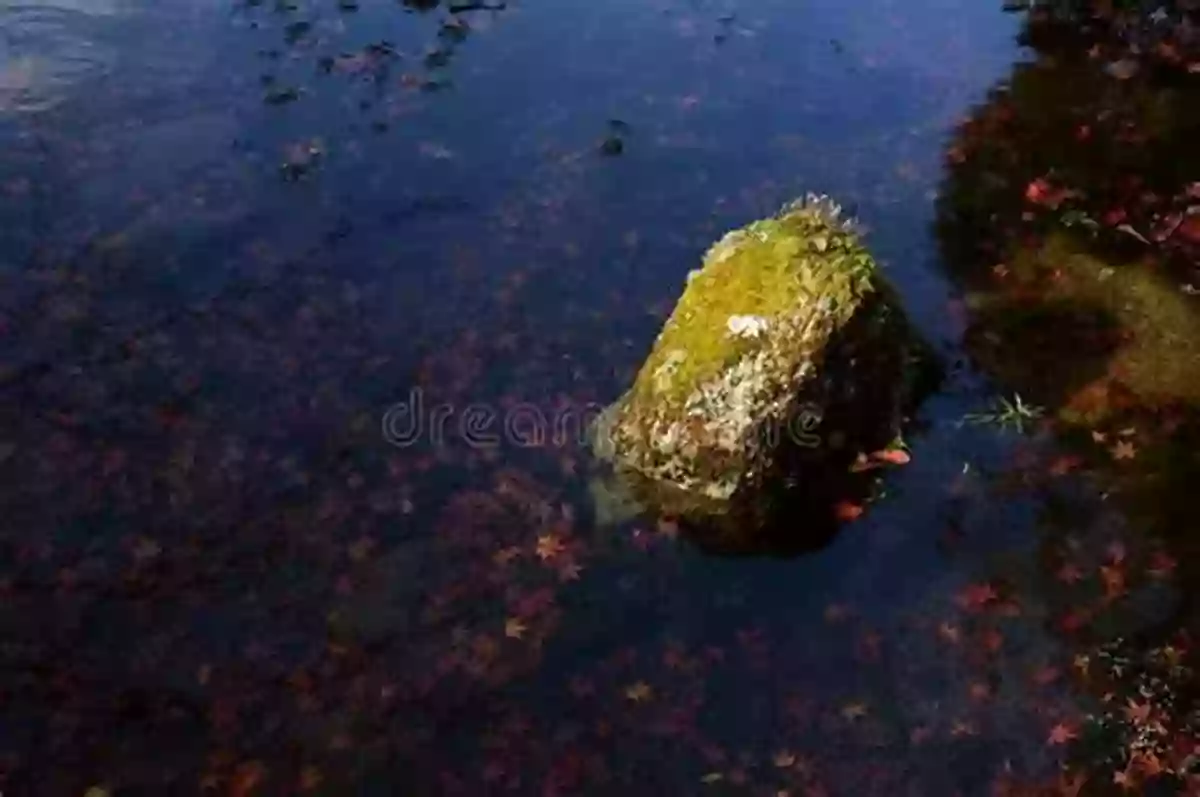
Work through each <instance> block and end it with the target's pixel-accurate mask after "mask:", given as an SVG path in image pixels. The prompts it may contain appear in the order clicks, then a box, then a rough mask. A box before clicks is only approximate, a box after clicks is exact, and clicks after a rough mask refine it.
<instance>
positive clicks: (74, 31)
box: [0, 0, 125, 113]
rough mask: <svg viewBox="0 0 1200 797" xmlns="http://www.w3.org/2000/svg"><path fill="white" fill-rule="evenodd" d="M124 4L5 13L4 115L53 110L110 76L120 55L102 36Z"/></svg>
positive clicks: (1, 33)
mask: <svg viewBox="0 0 1200 797" xmlns="http://www.w3.org/2000/svg"><path fill="white" fill-rule="evenodd" d="M124 5H125V3H123V2H120V0H103V1H102V2H85V0H78V2H62V1H61V0H54V2H29V3H10V4H6V5H5V6H4V8H3V9H0V113H4V112H14V113H30V112H35V111H45V110H49V109H50V108H53V107H54V106H55V105H57V104H59V103H60V102H63V101H65V100H66V99H67V98H68V97H69V96H70V93H71V92H73V91H79V90H80V89H82V88H83V87H84V86H85V85H86V84H88V83H95V82H97V81H99V80H100V79H101V78H103V77H105V76H106V75H107V74H108V73H109V71H110V69H111V67H112V64H113V60H114V58H115V52H114V47H113V44H112V43H107V44H106V43H104V42H103V41H102V40H100V39H99V37H98V36H97V34H98V33H100V32H101V31H103V30H104V26H105V24H106V23H108V22H110V21H111V20H110V19H109V18H111V17H114V16H116V15H118V14H121V13H123V10H122V6H124Z"/></svg>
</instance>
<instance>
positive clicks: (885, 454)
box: [871, 448, 912, 465]
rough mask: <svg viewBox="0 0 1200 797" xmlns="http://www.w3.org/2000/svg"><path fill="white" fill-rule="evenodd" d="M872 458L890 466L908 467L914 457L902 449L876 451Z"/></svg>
mask: <svg viewBox="0 0 1200 797" xmlns="http://www.w3.org/2000/svg"><path fill="white" fill-rule="evenodd" d="M871 458H872V459H876V460H879V461H880V462H886V463H888V464H890V465H907V464H908V463H909V462H911V461H912V457H910V456H909V455H908V452H907V451H905V450H904V449H902V448H889V449H884V450H883V451H876V452H875V453H874V454H872V455H871Z"/></svg>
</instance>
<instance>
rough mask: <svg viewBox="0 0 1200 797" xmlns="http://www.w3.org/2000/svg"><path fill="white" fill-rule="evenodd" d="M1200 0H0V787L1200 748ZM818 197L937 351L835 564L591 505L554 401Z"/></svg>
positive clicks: (806, 789) (157, 785) (787, 777)
mask: <svg viewBox="0 0 1200 797" xmlns="http://www.w3.org/2000/svg"><path fill="white" fill-rule="evenodd" d="M1076 10H1078V8H1077V9H1076ZM1191 13H1192V12H1188V11H1180V10H1177V9H1174V8H1173V7H1172V8H1170V9H1165V10H1162V11H1161V12H1160V13H1159V14H1156V15H1152V16H1147V15H1146V14H1145V13H1143V14H1131V15H1129V16H1128V17H1125V16H1113V15H1112V14H1111V13H1110V14H1108V15H1107V16H1105V15H1097V16H1096V17H1095V18H1092V17H1089V16H1087V15H1086V14H1085V15H1083V16H1079V15H1075V16H1072V15H1071V14H1067V13H1064V14H1063V15H1062V16H1054V15H1049V16H1045V17H1043V16H1041V15H1039V14H1034V13H1006V12H1005V10H1004V9H1003V8H1002V7H1001V4H1000V3H999V2H995V3H988V2H983V3H972V4H966V3H950V2H945V0H925V1H924V2H917V3H912V2H908V3H898V2H891V1H890V0H858V2H854V3H832V2H818V3H805V4H796V3H784V2H776V0H767V1H766V2H760V3H754V4H748V3H742V2H738V1H737V0H725V1H723V2H708V1H707V0H705V1H701V0H694V1H692V2H686V1H685V0H652V1H651V2H641V3H631V2H626V1H625V0H613V2H608V3H577V2H566V3H558V4H549V3H543V2H538V0H529V1H528V2H526V3H521V4H505V3H501V2H495V1H494V0H489V2H478V3H468V2H458V3H456V4H450V5H447V4H445V3H439V2H438V0H421V2H417V0H412V1H411V2H406V3H404V4H401V3H398V2H392V1H391V0H386V1H385V0H360V1H359V2H353V1H352V0H342V1H341V2H339V0H294V1H293V0H259V1H258V2H253V1H252V2H245V1H244V0H242V1H239V2H226V1H225V0H222V1H221V2H214V1H213V0H192V1H191V2H185V1H184V0H165V1H160V2H155V3H140V2H126V0H93V1H89V0H72V2H65V1H64V0H58V2H46V3H43V2H28V3H10V4H7V5H5V6H3V7H2V8H0V146H2V148H0V478H2V479H3V491H2V493H0V503H2V508H0V518H2V520H0V598H2V600H0V631H2V636H0V671H2V672H3V676H2V678H0V709H2V710H0V784H2V785H0V788H2V790H3V791H4V793H5V794H6V795H7V794H85V793H86V794H88V795H90V797H100V795H104V794H112V795H124V794H131V795H132V794H163V793H169V794H176V793H178V794H187V793H194V792H205V793H220V794H231V795H249V794H298V793H308V794H330V795H335V794H336V795H343V794H413V795H441V794H446V795H457V794H461V795H480V794H537V795H544V796H545V797H549V796H550V795H568V794H597V795H607V794H617V793H628V794H633V793H637V794H641V793H645V794H722V795H723V794H756V795H757V794H763V795H784V794H787V795H818V794H829V795H866V794H875V793H878V794H888V795H898V794H914V795H942V794H946V795H951V794H964V795H967V794H993V793H995V794H1000V793H1011V794H1017V793H1054V794H1058V793H1063V794H1067V793H1070V794H1077V793H1089V794H1090V793H1097V794H1106V793H1109V791H1110V790H1118V789H1121V788H1122V786H1123V784H1124V785H1125V786H1128V787H1129V788H1133V789H1140V790H1142V791H1143V792H1144V793H1156V792H1155V791H1154V790H1156V789H1158V790H1160V791H1161V793H1176V792H1177V791H1180V790H1182V789H1185V788H1192V789H1196V788H1198V786H1197V779H1196V778H1195V777H1193V776H1191V775H1190V774H1189V773H1190V772H1193V771H1194V770H1195V768H1196V766H1197V754H1200V749H1195V748H1194V747H1190V746H1189V745H1194V738H1195V737H1194V735H1193V734H1194V731H1195V729H1196V728H1197V727H1200V725H1198V724H1196V717H1195V714H1194V712H1193V707H1192V704H1191V703H1190V702H1189V695H1190V691H1189V690H1190V689H1191V688H1192V686H1193V684H1192V681H1191V680H1190V679H1191V677H1192V676H1191V667H1190V663H1191V656H1192V655H1193V654H1192V647H1191V637H1190V636H1189V633H1191V634H1194V633H1195V622H1196V614H1195V611H1194V608H1193V607H1194V604H1193V601H1192V595H1193V594H1194V593H1195V592H1196V588H1197V585H1198V584H1200V582H1198V581H1197V571H1196V561H1197V560H1196V542H1195V540H1196V535H1195V528H1194V527H1195V523H1194V520H1193V517H1192V514H1191V512H1190V510H1189V505H1190V502H1189V500H1188V499H1189V497H1190V494H1189V491H1190V490H1191V489H1192V488H1191V484H1192V483H1193V482H1194V480H1193V479H1192V477H1193V476H1196V475H1200V462H1198V461H1197V456H1196V451H1197V450H1198V449H1197V447H1196V445H1195V443H1196V442H1197V441H1198V440H1200V432H1198V431H1197V430H1198V429H1200V423H1198V421H1197V418H1198V417H1200V411H1198V410H1197V408H1198V407H1200V306H1198V305H1200V303H1198V301H1197V300H1196V294H1197V293H1200V276H1198V273H1200V272H1198V271H1197V267H1196V263H1197V259H1196V254H1197V244H1200V215H1198V213H1200V183H1198V182H1194V181H1195V180H1197V179H1200V161H1198V160H1197V154H1196V148H1195V144H1194V142H1195V141H1197V140H1200V138H1198V137H1197V136H1200V111H1198V110H1197V109H1200V102H1197V97H1198V94H1197V87H1196V84H1195V81H1196V79H1197V77H1198V76H1200V67H1198V66H1197V65H1198V64H1200V59H1197V57H1196V53H1197V47H1196V45H1197V40H1196V35H1195V25H1194V23H1195V20H1194V19H1193V18H1191V17H1189V14H1191ZM1081 20H1083V21H1081ZM808 191H814V192H820V193H826V194H829V195H830V196H832V197H834V198H835V199H836V200H837V201H838V202H840V203H842V205H843V206H845V207H847V208H849V209H852V210H853V212H854V213H855V215H856V216H857V217H858V218H859V219H860V220H861V222H862V223H863V225H864V226H865V227H866V228H867V230H868V238H867V240H868V243H869V245H870V247H871V249H872V251H873V252H874V253H875V254H876V255H877V256H878V257H879V259H880V260H881V262H882V263H883V264H884V265H885V268H886V272H887V273H888V274H889V276H890V277H891V279H892V281H893V282H894V283H895V285H896V286H897V288H898V289H899V290H900V293H901V294H902V296H903V298H904V300H905V302H906V306H907V308H908V311H909V313H910V315H911V316H912V318H913V320H914V322H915V323H916V324H917V325H918V326H919V327H920V329H921V330H922V332H923V333H924V334H925V335H926V336H927V337H928V338H929V339H930V340H931V341H932V342H933V343H934V344H935V345H936V347H937V348H938V351H939V353H940V355H941V356H942V358H943V360H944V363H945V365H946V369H947V376H946V378H945V380H944V382H943V383H942V385H941V387H940V389H939V391H938V392H937V393H936V394H935V395H933V396H931V397H930V398H928V399H927V400H926V401H925V403H924V404H923V405H922V406H921V409H920V413H919V417H918V418H917V419H916V423H915V425H914V427H913V428H912V429H911V430H910V432H909V433H908V435H907V438H906V442H907V444H908V447H909V450H910V453H911V462H909V463H907V464H905V465H903V466H897V467H893V468H889V469H888V470H887V472H886V474H885V475H884V482H883V483H884V488H885V489H884V493H883V495H882V496H880V497H879V498H878V500H876V501H874V502H873V503H871V505H870V506H868V507H866V508H865V509H866V511H865V512H862V513H861V516H858V517H856V518H854V519H853V520H852V521H848V522H846V523H845V525H844V527H843V528H842V529H841V530H840V532H839V533H838V535H837V536H836V537H835V538H834V539H833V540H832V541H829V542H828V544H826V545H824V546H822V547H820V549H819V550H816V551H813V552H810V553H807V554H805V555H802V556H771V555H769V552H768V553H767V554H764V553H763V552H761V551H758V552H755V555H744V556H738V555H729V554H728V552H725V554H724V555H714V554H713V553H712V552H711V551H706V550H704V549H703V547H702V546H698V545H696V544H694V543H693V542H691V541H689V540H688V539H686V538H685V535H681V534H679V533H678V530H677V528H676V527H675V526H674V525H673V524H672V523H671V522H669V521H664V520H661V519H657V518H653V517H636V518H632V519H620V520H616V521H611V522H608V521H605V520H604V517H605V514H606V512H605V511H604V507H603V506H601V505H600V503H602V502H603V499H604V496H603V495H602V494H601V493H600V492H598V490H597V489H596V486H595V483H594V479H593V476H594V473H593V468H592V466H591V465H590V463H589V458H588V455H587V451H586V448H585V446H584V445H583V444H582V441H581V440H580V439H579V435H574V434H572V435H566V436H565V437H564V438H562V439H560V438H558V437H556V436H554V435H548V436H547V437H546V438H545V439H533V438H532V437H531V436H530V435H531V433H530V426H529V425H528V424H529V423H533V422H535V421H536V422H538V423H540V424H541V428H542V429H543V430H545V429H549V428H551V427H552V425H553V424H554V423H556V422H560V421H561V422H563V423H565V424H567V426H566V427H565V428H573V427H570V426H569V424H570V423H571V422H573V420H575V419H577V418H578V417H580V415H581V414H582V413H583V412H584V411H585V410H586V408H589V407H596V406H599V405H602V404H605V403H607V402H610V401H612V400H613V399H615V398H616V397H617V396H618V395H620V393H621V391H622V390H623V389H624V388H625V387H626V386H628V384H629V382H630V380H631V379H632V376H633V374H634V372H635V370H636V368H637V366H638V365H639V364H640V362H641V360H642V359H643V358H644V356H645V354H646V352H647V350H648V348H649V346H650V344H651V342H652V341H653V339H654V336H655V335H656V333H657V331H658V329H659V328H660V327H661V325H662V322H663V320H664V318H665V317H666V315H667V313H669V312H670V309H671V307H672V306H673V303H674V301H675V299H676V298H677V297H678V295H679V292H680V290H681V287H682V285H683V282H684V279H685V276H686V274H687V272H688V271H689V270H690V269H692V268H694V267H695V266H696V264H697V263H698V262H699V260H700V257H701V256H702V254H703V252H704V251H705V249H706V248H707V247H708V245H709V244H711V243H712V242H713V241H714V240H716V239H717V238H719V237H720V236H721V235H722V234H723V233H724V232H726V231H727V230H730V229H733V228H735V227H739V226H742V225H743V224H746V223H747V222H749V221H750V220H752V219H755V218H760V217H762V216H765V215H768V214H770V213H772V212H774V211H775V210H776V209H778V208H779V207H780V206H781V205H782V204H783V203H785V202H786V201H788V200H790V199H792V198H794V197H797V196H799V195H802V194H804V193H805V192H808ZM1015 393H1016V394H1019V395H1020V396H1021V397H1022V400H1021V401H1020V402H1018V401H1017V399H1016V398H1015V397H1014V394H1015ZM1002 400H1003V401H1002ZM1004 402H1007V404H1005V403H1004ZM400 406H402V407H404V408H405V409H406V411H408V413H409V414H408V415H406V416H404V417H405V418H406V419H407V420H411V419H412V417H413V416H414V414H415V415H416V417H417V420H418V424H417V429H416V431H417V434H415V435H414V436H415V438H416V439H415V440H408V441H406V442H405V443H404V444H403V445H400V444H397V441H395V440H393V441H391V442H389V440H388V439H387V436H386V435H385V434H384V420H385V418H388V417H392V418H393V419H394V418H396V417H398V416H396V415H395V413H396V412H397V411H398V410H397V407H400ZM1015 406H1016V407H1018V409H1014V407H1015ZM472 407H485V408H488V409H489V410H491V411H492V412H493V413H494V414H495V415H496V416H497V418H504V419H508V420H509V421H511V422H512V427H511V428H508V429H502V428H501V427H500V426H499V425H498V424H499V420H498V421H497V426H495V427H493V429H492V430H491V431H493V432H495V433H496V434H497V435H498V440H497V442H496V443H495V444H486V445H481V444H479V442H478V440H476V441H475V442H474V443H473V442H472V441H471V440H470V439H467V438H466V437H464V434H463V431H462V427H461V421H462V419H463V417H464V415H465V414H466V413H467V412H468V411H469V410H470V408H472ZM1025 407H1032V408H1033V409H1032V410H1028V411H1027V412H1025V411H1024V410H1021V409H1019V408H1025ZM389 411H390V412H391V413H392V415H391V416H389ZM1022 412H1025V414H1022ZM836 499H837V497H835V496H831V501H833V500H836ZM598 502H600V503H598ZM859 508H860V507H857V506H855V507H850V511H849V512H848V513H847V514H848V516H849V515H857V514H858V513H857V509H859ZM795 525H796V535H797V537H798V538H803V537H804V534H805V528H806V518H805V517H803V516H797V517H796V518H795ZM1114 662H1115V663H1114ZM1148 684H1149V686H1148ZM1189 723H1192V724H1189ZM1151 726H1152V727H1151ZM1145 727H1151V731H1145ZM1139 734H1142V735H1141V736H1139ZM1139 739H1140V740H1141V741H1139ZM1147 739H1148V740H1149V741H1146V740H1147ZM1189 778H1190V779H1189ZM1039 788H1040V789H1042V790H1043V791H1035V790H1036V789H1039ZM1006 790H1007V791H1006ZM1022 790H1024V791H1022Z"/></svg>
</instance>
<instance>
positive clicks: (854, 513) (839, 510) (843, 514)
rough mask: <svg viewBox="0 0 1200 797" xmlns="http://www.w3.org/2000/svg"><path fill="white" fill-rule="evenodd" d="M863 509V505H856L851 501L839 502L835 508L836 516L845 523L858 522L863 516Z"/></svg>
mask: <svg viewBox="0 0 1200 797" xmlns="http://www.w3.org/2000/svg"><path fill="white" fill-rule="evenodd" d="M863 511H864V510H863V508H862V505H861V504H855V503H852V502H850V501H838V502H837V504H835V505H834V507H833V512H834V516H835V517H837V519H838V520H841V521H843V522H847V523H848V522H850V521H852V520H857V519H858V518H859V517H861V516H862V513H863Z"/></svg>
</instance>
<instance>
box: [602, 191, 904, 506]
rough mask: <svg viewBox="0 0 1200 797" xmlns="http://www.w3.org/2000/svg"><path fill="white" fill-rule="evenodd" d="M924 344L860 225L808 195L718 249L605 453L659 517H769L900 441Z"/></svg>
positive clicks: (692, 284)
mask: <svg viewBox="0 0 1200 797" xmlns="http://www.w3.org/2000/svg"><path fill="white" fill-rule="evenodd" d="M920 348H921V347H920V345H919V344H918V342H917V339H916V336H915V335H914V334H913V332H912V330H911V328H910V327H909V325H908V324H907V322H906V320H905V319H904V316H903V313H902V311H901V310H900V308H899V305H898V303H897V302H896V300H895V294H894V293H893V291H892V290H891V289H890V287H889V286H888V285H887V283H886V280H885V279H884V278H883V276H882V274H881V273H880V271H879V268H878V266H877V264H876V262H875V260H874V259H873V258H872V257H871V255H870V253H869V252H868V251H867V250H866V249H865V247H864V246H863V245H862V243H861V240H860V238H859V235H858V233H857V231H856V229H855V226H854V224H853V223H852V222H850V221H848V220H847V219H844V218H843V217H842V215H841V210H840V208H839V207H838V206H837V205H836V204H834V203H833V202H832V201H831V200H829V199H827V198H824V197H815V196H809V197H806V198H805V199H803V200H800V201H797V202H794V203H791V204H789V205H787V206H785V207H784V208H783V209H782V210H781V211H780V213H779V214H778V215H776V216H774V217H772V218H768V219H764V220H761V221H756V222H754V223H752V224H750V225H748V226H746V227H744V228H742V229H739V230H735V231H733V232H730V233H729V234H727V235H726V236H725V237H723V238H722V239H721V240H720V241H718V242H717V243H716V244H714V245H713V246H712V247H711V248H710V249H709V250H708V252H707V253H706V255H705V257H704V261H703V264H702V266H701V268H700V269H698V270H696V271H693V272H692V273H691V274H690V275H689V277H688V281H687V285H686V287H685V289H684V292H683V295H682V296H681V297H680V299H679V301H678V303H677V305H676V307H675V309H674V311H673V312H672V314H671V316H670V318H669V319H668V320H667V322H666V324H665V326H664V328H663V330H662V332H661V333H660V334H659V336H658V338H657V340H656V341H655V343H654V346H653V348H652V349H651V352H650V354H649V356H648V357H647V359H646V361H645V363H644V365H643V366H642V368H641V369H640V370H639V372H638V375H637V377H636V378H635V380H634V384H633V385H632V387H631V388H630V389H629V391H628V392H627V393H626V394H625V395H624V396H622V397H621V399H620V400H618V402H617V403H616V404H615V405H614V407H613V408H612V409H611V411H610V412H609V413H606V415H605V417H604V418H603V419H602V420H603V423H602V424H601V425H600V427H599V429H600V433H599V435H598V437H599V440H598V443H599V446H598V451H599V453H600V454H601V456H602V457H604V458H606V459H609V460H610V461H612V462H613V463H614V464H615V465H616V466H617V468H618V470H620V471H622V472H623V473H625V474H626V475H627V476H629V477H631V479H632V481H633V482H634V483H635V484H636V485H637V491H638V492H639V497H640V498H641V499H642V501H643V503H648V504H649V505H650V506H651V507H652V508H654V509H656V510H657V511H659V512H664V513H667V514H673V515H677V516H682V517H684V518H688V517H692V518H714V517H738V518H741V519H742V520H746V519H747V517H748V516H747V514H746V512H744V511H742V510H746V509H751V510H752V511H751V512H750V515H753V516H755V517H758V516H760V515H761V514H762V511H765V510H767V509H769V505H770V504H771V503H772V500H773V499H770V498H769V497H768V495H767V493H772V494H773V493H774V492H775V490H774V488H775V487H777V486H779V483H780V482H781V481H787V480H788V479H792V480H794V476H795V473H794V470H795V469H796V468H797V467H799V468H800V469H802V470H803V469H805V468H807V469H809V470H810V471H811V470H812V469H820V468H827V467H828V468H833V469H834V470H837V469H839V468H840V467H841V463H839V464H830V463H831V458H836V457H844V456H846V455H849V454H852V453H853V452H856V451H857V450H861V449H860V448H859V446H860V445H862V446H869V445H878V446H882V445H885V444H886V443H887V442H888V441H890V440H891V439H893V438H894V436H895V435H896V433H897V432H898V430H899V424H900V421H901V417H902V414H903V412H902V408H903V405H904V403H905V396H906V394H907V393H908V392H909V390H908V380H907V379H906V377H907V376H908V375H909V366H910V363H909V359H910V356H911V355H912V354H913V352H914V351H916V350H918V349H920ZM805 478H806V480H807V483H808V484H816V483H818V482H819V480H817V479H814V478H812V474H811V473H810V474H809V475H808V476H807V477H805Z"/></svg>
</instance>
